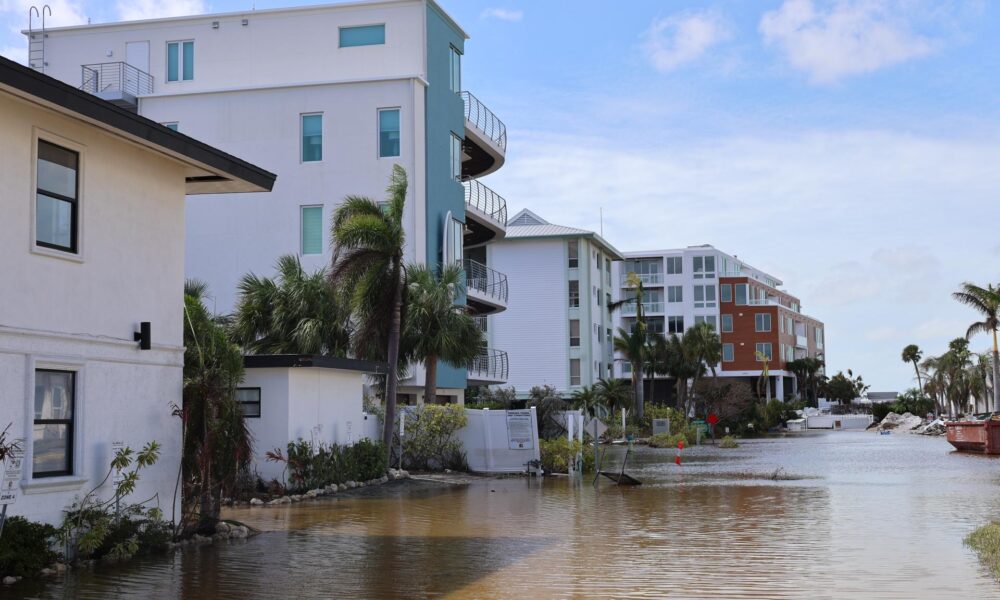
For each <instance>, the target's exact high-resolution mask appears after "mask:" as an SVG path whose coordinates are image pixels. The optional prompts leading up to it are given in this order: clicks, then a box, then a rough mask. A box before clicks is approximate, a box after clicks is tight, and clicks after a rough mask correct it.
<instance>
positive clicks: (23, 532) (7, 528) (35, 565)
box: [0, 517, 60, 577]
mask: <svg viewBox="0 0 1000 600" xmlns="http://www.w3.org/2000/svg"><path fill="white" fill-rule="evenodd" d="M57 533H58V532H57V530H56V528H55V527H53V526H51V525H47V524H45V523H35V522H34V521H29V520H27V519H25V518H24V517H9V518H8V519H7V522H6V524H4V528H3V537H0V577H6V576H8V575H13V576H14V577H34V576H35V575H38V572H39V571H41V570H42V569H44V568H46V567H48V566H49V565H51V564H52V563H54V562H55V561H57V560H59V558H60V555H59V553H57V552H55V551H53V550H52V544H53V542H54V541H55V537H56V534H57Z"/></svg>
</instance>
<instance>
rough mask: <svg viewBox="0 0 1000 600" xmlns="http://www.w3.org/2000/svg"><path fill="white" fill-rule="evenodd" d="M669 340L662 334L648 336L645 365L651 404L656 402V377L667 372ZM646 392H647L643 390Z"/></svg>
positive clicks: (644, 353) (644, 352) (644, 356)
mask: <svg viewBox="0 0 1000 600" xmlns="http://www.w3.org/2000/svg"><path fill="white" fill-rule="evenodd" d="M668 354H669V349H668V347H667V338H665V337H663V334H662V333H655V332H654V333H650V334H649V335H647V336H646V348H645V349H644V351H643V363H644V365H645V370H646V376H647V377H649V397H650V402H655V401H656V393H655V392H656V376H657V375H658V374H662V373H666V372H667V355H668ZM643 391H645V390H643Z"/></svg>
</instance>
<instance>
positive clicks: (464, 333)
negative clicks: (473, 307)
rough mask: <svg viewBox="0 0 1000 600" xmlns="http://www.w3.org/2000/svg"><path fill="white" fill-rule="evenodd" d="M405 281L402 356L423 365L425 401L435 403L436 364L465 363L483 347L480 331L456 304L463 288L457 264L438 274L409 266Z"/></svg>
mask: <svg viewBox="0 0 1000 600" xmlns="http://www.w3.org/2000/svg"><path fill="white" fill-rule="evenodd" d="M406 278H407V300H406V322H405V324H404V327H403V347H404V349H405V352H404V354H405V355H406V356H411V357H413V358H414V359H415V360H419V361H421V362H423V363H424V368H425V381H424V402H434V401H435V399H436V398H437V366H438V361H439V360H443V361H445V362H447V363H451V364H453V365H463V366H464V365H466V364H468V363H469V362H470V361H472V360H473V359H475V358H476V356H477V355H478V354H479V352H480V351H481V349H482V347H483V346H484V345H485V340H484V339H483V330H482V329H480V328H479V326H478V325H477V324H476V321H475V320H474V319H473V318H472V317H470V316H469V314H468V308H467V307H465V306H463V305H461V304H456V303H455V301H456V300H457V299H458V296H459V294H461V293H462V291H463V288H464V285H463V283H462V282H463V280H464V278H465V275H464V272H463V270H462V267H461V266H460V265H458V264H450V265H447V266H445V267H444V268H443V269H441V272H440V274H439V275H438V274H435V272H434V270H432V269H431V268H429V267H426V266H423V265H411V266H409V267H407V269H406Z"/></svg>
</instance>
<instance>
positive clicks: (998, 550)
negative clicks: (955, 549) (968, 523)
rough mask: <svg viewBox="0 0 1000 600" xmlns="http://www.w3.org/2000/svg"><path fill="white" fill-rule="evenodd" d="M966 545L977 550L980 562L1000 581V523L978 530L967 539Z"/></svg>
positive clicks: (988, 524)
mask: <svg viewBox="0 0 1000 600" xmlns="http://www.w3.org/2000/svg"><path fill="white" fill-rule="evenodd" d="M965 544H966V545H967V546H969V547H970V548H972V549H973V550H975V551H976V554H978V555H979V560H980V561H981V562H982V563H983V564H984V565H986V566H987V567H989V569H990V571H991V572H992V573H993V576H994V577H996V578H997V579H1000V521H993V522H992V523H987V524H986V525H983V526H982V527H980V528H979V529H976V530H975V531H973V532H972V533H970V534H969V535H968V536H967V537H966V538H965Z"/></svg>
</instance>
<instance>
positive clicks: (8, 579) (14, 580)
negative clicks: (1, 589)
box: [3, 575, 17, 585]
mask: <svg viewBox="0 0 1000 600" xmlns="http://www.w3.org/2000/svg"><path fill="white" fill-rule="evenodd" d="M15 583H17V577H12V576H10V575H8V576H6V577H4V578H3V584H4V585H13V584H15Z"/></svg>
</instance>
